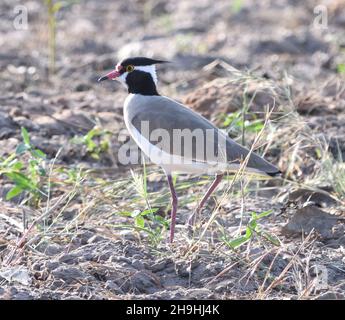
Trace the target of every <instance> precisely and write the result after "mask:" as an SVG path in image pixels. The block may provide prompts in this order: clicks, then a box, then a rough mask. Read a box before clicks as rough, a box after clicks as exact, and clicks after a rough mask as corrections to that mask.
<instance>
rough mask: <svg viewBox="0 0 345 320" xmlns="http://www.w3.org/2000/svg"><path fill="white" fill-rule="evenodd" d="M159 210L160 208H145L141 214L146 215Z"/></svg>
mask: <svg viewBox="0 0 345 320" xmlns="http://www.w3.org/2000/svg"><path fill="white" fill-rule="evenodd" d="M157 211H158V208H152V209H147V210H144V211H143V212H141V213H140V215H141V216H146V215H147V214H151V213H155V212H157Z"/></svg>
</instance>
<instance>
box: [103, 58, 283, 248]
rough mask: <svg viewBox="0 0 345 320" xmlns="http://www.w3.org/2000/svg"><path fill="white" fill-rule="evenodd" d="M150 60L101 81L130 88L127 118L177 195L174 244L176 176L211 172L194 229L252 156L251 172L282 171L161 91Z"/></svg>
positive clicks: (131, 62) (125, 65)
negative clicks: (227, 179)
mask: <svg viewBox="0 0 345 320" xmlns="http://www.w3.org/2000/svg"><path fill="white" fill-rule="evenodd" d="M167 62H168V61H165V60H156V59H152V58H147V57H129V58H125V59H123V60H121V61H120V62H119V63H117V65H116V66H115V69H114V70H112V71H110V72H109V73H107V74H106V75H104V76H102V77H100V78H99V79H98V81H99V82H100V81H104V80H118V81H120V82H121V83H122V84H123V85H124V86H125V87H126V88H127V90H128V96H127V98H126V99H125V101H124V106H123V116H124V122H125V125H126V127H127V130H128V131H129V134H130V135H131V137H132V138H133V140H134V141H135V142H136V144H137V145H138V147H139V148H140V149H141V150H142V152H143V153H144V154H146V156H148V157H149V159H150V160H151V162H153V163H154V164H157V165H159V166H161V168H162V169H163V170H164V172H165V175H166V177H167V182H168V185H169V189H170V194H171V213H170V217H171V221H170V237H169V240H170V243H172V242H173V241H174V235H175V224H176V214H177V209H178V197H177V194H176V191H175V187H174V183H173V178H172V175H173V174H174V173H184V174H190V173H192V174H208V175H214V176H215V178H214V181H213V182H212V184H211V185H210V187H209V188H208V190H207V191H206V193H205V195H204V196H203V197H202V198H201V200H200V202H199V203H198V205H197V208H196V210H194V212H193V214H192V215H191V216H190V217H189V219H188V225H189V226H193V225H194V222H195V217H196V215H197V214H199V213H200V212H201V210H202V208H203V206H204V205H205V203H206V202H207V200H208V199H209V197H210V196H211V194H212V193H213V191H214V190H215V189H216V188H217V186H218V185H219V183H220V182H221V181H222V178H223V176H224V174H225V173H226V172H227V170H230V169H235V170H236V169H238V168H239V167H240V165H241V163H243V160H244V159H245V158H246V157H247V156H248V160H247V163H246V171H254V172H258V173H261V174H263V175H268V176H276V175H279V174H280V173H281V171H280V170H279V169H278V168H277V167H276V166H275V165H273V164H272V163H270V162H268V161H267V160H265V159H264V158H263V157H261V156H259V155H258V154H256V153H254V152H252V151H250V150H249V149H247V148H246V147H244V146H242V145H240V144H238V143H237V142H236V141H234V140H232V139H231V138H230V137H229V136H228V135H227V134H226V133H225V132H223V130H221V129H219V128H217V127H216V126H215V125H214V124H212V123H211V122H210V121H209V120H207V119H206V118H204V117H203V116H201V115H200V114H198V113H197V112H194V111H193V110H192V109H190V108H188V107H187V106H184V105H183V104H181V103H179V102H177V101H175V100H173V99H171V98H169V97H166V96H162V95H160V94H159V93H158V90H157V84H158V78H157V73H156V65H158V64H162V63H167Z"/></svg>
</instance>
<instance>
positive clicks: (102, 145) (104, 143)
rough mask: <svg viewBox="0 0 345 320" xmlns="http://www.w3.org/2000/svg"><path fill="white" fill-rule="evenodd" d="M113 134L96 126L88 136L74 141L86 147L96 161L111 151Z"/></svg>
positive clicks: (76, 138)
mask: <svg viewBox="0 0 345 320" xmlns="http://www.w3.org/2000/svg"><path fill="white" fill-rule="evenodd" d="M110 136H111V132H110V131H108V130H104V129H102V128H100V127H97V126H95V127H94V128H93V129H91V130H90V131H89V132H88V133H87V134H86V135H84V136H82V137H75V138H73V139H72V141H73V142H74V143H77V144H83V145H85V146H86V150H87V152H88V154H89V155H90V156H91V157H92V158H93V159H95V160H99V159H100V155H101V154H102V153H104V152H107V151H108V150H109V145H110Z"/></svg>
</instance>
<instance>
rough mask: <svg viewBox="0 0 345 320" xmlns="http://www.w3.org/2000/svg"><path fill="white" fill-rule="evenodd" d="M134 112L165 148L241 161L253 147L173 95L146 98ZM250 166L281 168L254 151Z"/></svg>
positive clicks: (134, 119)
mask: <svg viewBox="0 0 345 320" xmlns="http://www.w3.org/2000/svg"><path fill="white" fill-rule="evenodd" d="M144 101H145V103H141V104H140V106H137V107H136V108H135V109H133V110H134V111H132V114H131V115H130V121H131V123H132V125H133V126H134V127H135V128H136V129H137V130H138V131H139V132H140V133H141V134H142V135H143V136H144V137H145V138H146V139H147V140H149V141H150V143H152V144H154V145H156V146H158V147H159V148H160V149H162V150H163V151H165V152H167V153H170V154H174V155H180V156H182V157H185V158H188V159H189V160H193V161H200V162H210V161H214V160H216V161H218V162H223V163H225V162H231V163H239V162H240V161H241V160H242V159H244V158H245V157H246V156H247V154H248V152H249V150H248V149H246V148H245V147H243V146H241V145H239V144H238V143H236V142H235V141H233V140H232V139H230V138H229V137H228V136H226V135H225V134H224V133H223V132H222V131H221V130H219V129H218V128H217V127H216V126H214V125H213V124H212V123H211V122H209V121H208V120H207V119H205V118H203V117H202V116H201V115H199V114H197V113H195V112H194V111H192V110H191V109H188V108H187V107H185V106H183V105H182V104H179V103H177V102H175V101H173V100H171V99H169V98H166V97H162V96H157V97H150V98H149V99H146V100H144ZM248 166H249V167H252V168H255V169H257V170H261V171H264V172H266V173H274V172H277V171H279V170H278V169H277V168H276V167H275V166H273V165H272V164H270V163H269V162H267V161H266V160H265V159H263V158H262V157H260V156H258V155H256V154H254V153H253V154H252V155H251V157H250V159H249V162H248Z"/></svg>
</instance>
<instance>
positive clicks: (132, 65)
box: [98, 57, 167, 94]
mask: <svg viewBox="0 0 345 320" xmlns="http://www.w3.org/2000/svg"><path fill="white" fill-rule="evenodd" d="M165 62H167V61H163V60H155V59H150V58H144V57H134V58H127V59H124V60H122V61H120V62H119V63H118V64H117V65H116V67H115V70H113V71H110V72H109V73H107V74H106V75H104V76H103V77H101V78H99V79H98V81H103V80H119V81H120V82H122V83H123V84H125V85H126V86H127V88H128V92H129V93H140V94H153V91H156V89H155V88H156V85H157V74H156V66H155V65H156V64H158V63H165Z"/></svg>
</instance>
